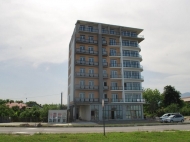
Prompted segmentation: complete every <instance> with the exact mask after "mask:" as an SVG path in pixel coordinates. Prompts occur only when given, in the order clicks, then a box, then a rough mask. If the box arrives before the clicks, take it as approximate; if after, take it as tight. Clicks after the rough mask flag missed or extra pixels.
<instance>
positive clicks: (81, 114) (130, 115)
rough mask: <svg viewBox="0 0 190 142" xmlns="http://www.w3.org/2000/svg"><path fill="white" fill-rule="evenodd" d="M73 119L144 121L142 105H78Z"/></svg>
mask: <svg viewBox="0 0 190 142" xmlns="http://www.w3.org/2000/svg"><path fill="white" fill-rule="evenodd" d="M73 109H74V110H73V111H72V112H73V118H75V119H74V121H76V120H84V121H102V120H103V118H104V119H105V120H135V119H143V105H142V104H105V105H104V109H103V108H102V105H101V104H93V105H90V104H89V105H76V106H75V107H73Z"/></svg>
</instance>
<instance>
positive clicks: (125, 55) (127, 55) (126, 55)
mask: <svg viewBox="0 0 190 142" xmlns="http://www.w3.org/2000/svg"><path fill="white" fill-rule="evenodd" d="M123 56H124V57H139V58H142V56H141V55H135V54H123Z"/></svg>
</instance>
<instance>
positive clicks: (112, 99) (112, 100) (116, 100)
mask: <svg viewBox="0 0 190 142" xmlns="http://www.w3.org/2000/svg"><path fill="white" fill-rule="evenodd" d="M111 102H112V103H113V102H117V103H118V102H124V99H118V98H117V99H115V98H111Z"/></svg>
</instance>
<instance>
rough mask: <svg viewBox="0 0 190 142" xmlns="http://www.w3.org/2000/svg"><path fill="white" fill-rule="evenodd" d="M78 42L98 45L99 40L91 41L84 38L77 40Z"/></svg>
mask: <svg viewBox="0 0 190 142" xmlns="http://www.w3.org/2000/svg"><path fill="white" fill-rule="evenodd" d="M76 41H78V42H83V43H92V44H97V43H98V41H97V40H91V39H84V38H80V37H79V38H76Z"/></svg>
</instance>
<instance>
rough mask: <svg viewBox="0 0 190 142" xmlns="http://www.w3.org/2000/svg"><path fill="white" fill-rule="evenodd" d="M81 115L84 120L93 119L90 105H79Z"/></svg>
mask: <svg viewBox="0 0 190 142" xmlns="http://www.w3.org/2000/svg"><path fill="white" fill-rule="evenodd" d="M79 115H80V118H81V119H82V120H87V121H90V120H91V111H90V105H84V106H80V107H79Z"/></svg>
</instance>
